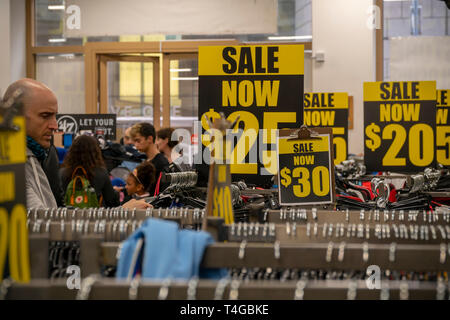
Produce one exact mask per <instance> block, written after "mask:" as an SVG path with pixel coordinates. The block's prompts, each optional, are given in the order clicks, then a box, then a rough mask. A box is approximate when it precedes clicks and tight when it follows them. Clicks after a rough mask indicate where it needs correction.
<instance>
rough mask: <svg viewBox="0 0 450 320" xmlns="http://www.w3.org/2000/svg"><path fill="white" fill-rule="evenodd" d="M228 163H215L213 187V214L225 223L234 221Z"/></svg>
mask: <svg viewBox="0 0 450 320" xmlns="http://www.w3.org/2000/svg"><path fill="white" fill-rule="evenodd" d="M230 184H231V175H230V168H229V165H226V164H215V166H214V188H213V207H212V212H213V216H215V217H221V218H223V219H224V220H225V223H226V224H231V223H234V213H233V202H232V197H231V187H230Z"/></svg>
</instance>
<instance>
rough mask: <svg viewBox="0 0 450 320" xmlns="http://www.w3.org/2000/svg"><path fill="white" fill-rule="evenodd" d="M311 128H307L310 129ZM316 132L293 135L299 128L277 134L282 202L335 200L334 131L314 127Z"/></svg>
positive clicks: (312, 202)
mask: <svg viewBox="0 0 450 320" xmlns="http://www.w3.org/2000/svg"><path fill="white" fill-rule="evenodd" d="M307 130H308V129H307ZM311 130H314V131H315V132H317V135H312V136H311V137H309V138H308V137H306V138H305V137H302V138H299V137H294V136H293V135H294V134H296V132H297V131H296V130H280V131H279V135H278V143H277V145H278V151H277V152H278V167H279V168H280V170H279V172H278V191H279V202H280V204H281V205H316V204H317V205H319V204H328V203H332V202H333V201H334V199H335V188H334V163H333V148H332V146H333V134H332V129H331V128H314V129H311Z"/></svg>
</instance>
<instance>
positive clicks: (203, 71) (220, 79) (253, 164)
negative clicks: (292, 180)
mask: <svg viewBox="0 0 450 320" xmlns="http://www.w3.org/2000/svg"><path fill="white" fill-rule="evenodd" d="M303 60H304V46H303V45H300V44H293V45H290V44H284V45H281V44H270V45H243V46H201V47H199V61H198V75H199V79H198V80H199V82H198V89H199V97H198V104H199V105H198V116H199V119H200V120H201V124H202V128H201V133H200V132H199V134H201V135H200V136H199V138H200V137H201V139H199V154H201V155H203V157H202V159H201V160H202V162H203V164H202V166H206V165H209V164H210V159H209V158H208V154H209V152H210V151H208V150H207V149H210V141H209V140H208V136H207V135H205V134H204V131H205V130H208V129H209V128H208V123H207V121H206V118H207V119H210V120H211V121H212V120H215V119H218V118H219V117H220V116H219V113H220V112H223V113H224V115H225V116H226V117H227V120H228V121H230V122H234V121H235V120H236V119H237V117H238V116H239V117H240V119H239V122H238V124H237V126H236V128H234V130H230V131H229V132H228V141H229V150H228V152H227V153H228V154H229V155H230V156H229V158H230V161H231V164H230V170H231V174H232V175H233V180H234V181H238V180H241V179H242V180H245V182H246V183H247V184H254V185H258V186H264V187H265V186H268V187H269V186H271V185H272V181H271V180H272V177H273V176H274V175H276V174H277V167H276V164H277V157H276V152H275V150H276V146H275V142H276V131H277V129H279V128H299V127H300V126H301V125H302V124H303V78H304V61H303ZM205 116H206V118H205ZM199 160H200V159H199Z"/></svg>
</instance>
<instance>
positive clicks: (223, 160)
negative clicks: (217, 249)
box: [202, 113, 239, 230]
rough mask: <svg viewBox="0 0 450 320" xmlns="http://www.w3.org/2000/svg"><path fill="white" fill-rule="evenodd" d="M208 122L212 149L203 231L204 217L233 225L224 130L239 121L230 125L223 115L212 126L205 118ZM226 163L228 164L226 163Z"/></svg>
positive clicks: (205, 223)
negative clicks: (215, 218)
mask: <svg viewBox="0 0 450 320" xmlns="http://www.w3.org/2000/svg"><path fill="white" fill-rule="evenodd" d="M205 120H206V121H207V122H208V125H209V128H211V129H210V131H211V132H210V133H211V134H212V137H211V139H210V141H211V143H212V144H213V146H214V148H213V149H212V151H211V158H212V159H213V163H212V164H211V165H210V167H209V180H208V191H207V196H206V199H207V200H206V215H205V217H204V219H203V226H202V228H203V230H206V229H207V221H208V220H207V219H206V216H214V217H221V218H223V219H224V220H225V223H226V224H232V223H234V213H233V203H232V198H231V171H230V164H229V162H228V161H227V158H228V154H227V152H226V144H227V141H226V134H225V133H226V130H229V129H232V128H234V126H235V125H236V124H237V122H238V121H239V116H238V117H237V118H236V120H235V121H234V122H233V123H231V122H229V121H228V120H226V119H225V116H224V114H223V113H221V114H220V118H218V119H216V120H215V121H214V124H212V123H211V122H210V121H209V119H207V117H206V116H205ZM227 162H228V163H227Z"/></svg>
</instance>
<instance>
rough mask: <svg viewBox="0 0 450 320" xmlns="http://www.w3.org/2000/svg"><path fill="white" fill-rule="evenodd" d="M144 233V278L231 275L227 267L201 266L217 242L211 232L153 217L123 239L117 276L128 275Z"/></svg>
mask: <svg viewBox="0 0 450 320" xmlns="http://www.w3.org/2000/svg"><path fill="white" fill-rule="evenodd" d="M142 237H143V238H144V247H143V250H144V251H143V261H142V268H141V272H142V273H141V276H142V278H147V279H165V278H173V279H185V280H188V279H190V278H192V277H195V276H196V277H199V278H209V279H220V278H223V277H225V276H226V275H227V271H226V269H207V268H201V267H200V263H201V261H202V258H203V253H204V251H205V248H206V247H207V246H208V245H209V244H211V243H213V242H214V239H213V238H212V237H211V235H210V234H209V233H207V232H204V231H193V230H180V229H179V228H178V224H177V223H175V222H172V221H165V220H160V219H152V218H149V219H147V220H146V221H145V222H144V223H143V224H142V226H141V227H140V228H139V229H138V230H136V231H135V232H134V233H133V234H132V235H131V236H130V237H129V238H128V239H127V240H126V241H125V242H124V243H123V245H122V249H121V253H120V258H119V263H118V266H117V272H116V278H127V276H128V273H129V270H130V267H132V263H133V261H132V260H133V254H134V251H135V247H136V244H137V241H138V239H139V238H142ZM132 276H133V277H134V274H133V275H132Z"/></svg>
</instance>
